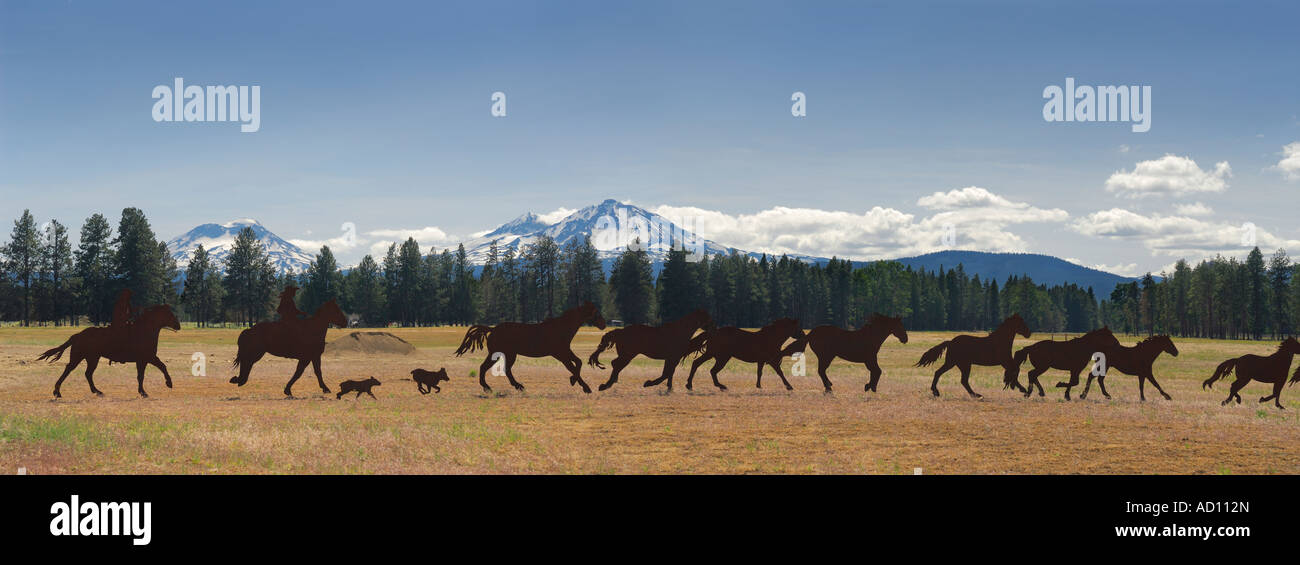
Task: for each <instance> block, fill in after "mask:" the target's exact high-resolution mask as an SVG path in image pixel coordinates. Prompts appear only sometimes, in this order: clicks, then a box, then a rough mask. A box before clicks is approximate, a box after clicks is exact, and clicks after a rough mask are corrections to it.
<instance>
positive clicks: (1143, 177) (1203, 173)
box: [1106, 154, 1232, 198]
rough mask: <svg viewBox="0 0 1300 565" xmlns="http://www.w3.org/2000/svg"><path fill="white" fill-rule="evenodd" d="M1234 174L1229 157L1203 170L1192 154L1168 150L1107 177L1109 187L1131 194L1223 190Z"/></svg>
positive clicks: (1144, 195)
mask: <svg viewBox="0 0 1300 565" xmlns="http://www.w3.org/2000/svg"><path fill="white" fill-rule="evenodd" d="M1231 176H1232V167H1231V166H1229V165H1228V162H1227V161H1220V162H1218V163H1215V165H1214V169H1213V170H1201V168H1200V167H1199V166H1197V164H1196V161H1193V160H1192V159H1191V158H1188V157H1179V156H1177V155H1173V154H1166V155H1165V156H1164V157H1161V158H1159V159H1155V160H1152V161H1140V162H1138V164H1137V165H1135V166H1134V167H1133V170H1132V171H1131V172H1130V171H1119V172H1116V173H1114V174H1112V175H1111V176H1110V178H1109V179H1106V190H1107V191H1110V192H1114V193H1117V194H1119V195H1120V196H1126V197H1128V198H1144V197H1147V196H1162V195H1170V194H1171V195H1183V194H1195V193H1206V192H1223V191H1224V190H1225V189H1227V188H1228V180H1227V179H1228V178H1230V177H1231Z"/></svg>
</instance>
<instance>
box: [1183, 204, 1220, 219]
mask: <svg viewBox="0 0 1300 565" xmlns="http://www.w3.org/2000/svg"><path fill="white" fill-rule="evenodd" d="M1174 212H1175V213H1178V214H1179V215H1183V216H1209V215H1210V214H1213V213H1214V209H1213V208H1210V207H1209V206H1206V205H1204V204H1201V203H1200V202H1196V203H1193V204H1175V205H1174Z"/></svg>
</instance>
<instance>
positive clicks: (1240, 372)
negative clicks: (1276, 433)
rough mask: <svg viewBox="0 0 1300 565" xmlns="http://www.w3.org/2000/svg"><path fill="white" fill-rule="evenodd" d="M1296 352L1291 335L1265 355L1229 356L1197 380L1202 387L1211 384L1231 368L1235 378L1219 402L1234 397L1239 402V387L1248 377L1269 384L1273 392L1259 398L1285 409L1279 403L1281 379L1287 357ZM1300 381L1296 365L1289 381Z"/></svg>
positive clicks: (1297, 345)
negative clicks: (1202, 380)
mask: <svg viewBox="0 0 1300 565" xmlns="http://www.w3.org/2000/svg"><path fill="white" fill-rule="evenodd" d="M1296 355H1300V342H1297V341H1296V339H1295V338H1294V337H1288V338H1286V341H1283V342H1282V343H1281V344H1279V345H1278V346H1277V351H1276V352H1274V353H1273V354H1272V355H1269V356H1267V357H1265V356H1261V355H1242V356H1241V357H1238V358H1236V359H1229V360H1227V361H1224V362H1223V363H1220V364H1219V367H1218V368H1217V369H1215V370H1214V375H1212V376H1210V378H1208V379H1205V382H1204V383H1201V387H1202V388H1206V389H1208V388H1211V387H1212V386H1214V381H1217V380H1219V379H1220V378H1223V377H1226V376H1228V374H1229V373H1231V372H1232V371H1233V370H1234V369H1235V370H1236V371H1237V380H1235V381H1233V383H1232V388H1231V390H1229V391H1228V398H1226V399H1224V401H1223V402H1222V404H1221V405H1223V406H1227V404H1228V402H1231V401H1232V399H1234V398H1235V399H1237V404H1241V395H1240V394H1238V392H1239V391H1241V388H1242V387H1244V386H1246V384H1247V383H1249V382H1250V381H1251V380H1252V379H1254V380H1257V381H1259V382H1261V383H1271V384H1272V385H1273V394H1270V395H1268V396H1265V397H1263V398H1260V399H1259V401H1260V402H1268V401H1270V400H1272V401H1273V405H1274V406H1277V407H1278V408H1281V409H1283V410H1286V407H1285V406H1282V383H1283V382H1285V381H1286V372H1287V369H1290V368H1291V358H1292V357H1294V356H1296ZM1297 381H1300V367H1297V368H1296V372H1295V374H1293V375H1291V384H1295V383H1296V382H1297Z"/></svg>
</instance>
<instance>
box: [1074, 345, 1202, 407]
mask: <svg viewBox="0 0 1300 565" xmlns="http://www.w3.org/2000/svg"><path fill="white" fill-rule="evenodd" d="M1101 352H1102V353H1104V354H1105V355H1106V367H1105V369H1106V370H1105V371H1104V372H1103V373H1102V374H1100V375H1094V374H1093V373H1092V372H1091V371H1089V373H1088V382H1087V383H1085V384H1084V385H1083V392H1082V393H1080V394H1079V398H1088V389H1089V388H1091V387H1092V379H1093V378H1094V376H1095V377H1096V379H1097V386H1099V387H1101V394H1102V396H1105V397H1106V398H1110V394H1109V393H1107V392H1106V375H1107V374H1109V373H1110V371H1112V370H1115V371H1119V372H1121V373H1127V374H1130V375H1137V378H1138V396H1139V397H1140V398H1141V399H1142V401H1143V402H1146V400H1147V393H1146V384H1147V381H1151V384H1153V385H1155V387H1156V390H1158V391H1160V396H1163V397H1165V400H1171V399H1170V398H1169V395H1168V394H1166V393H1165V389H1163V388H1160V383H1158V382H1156V377H1155V374H1154V373H1152V366H1153V365H1155V362H1156V357H1159V356H1160V354H1161V353H1168V354H1170V355H1173V356H1174V357H1177V356H1178V348H1177V347H1175V346H1174V340H1172V339H1170V338H1169V336H1167V335H1157V336H1153V337H1149V338H1146V339H1144V340H1142V341H1140V342H1138V344H1137V345H1134V346H1133V347H1125V346H1123V345H1113V346H1110V347H1107V348H1104V349H1102V350H1101ZM1056 386H1061V383H1057V385H1056Z"/></svg>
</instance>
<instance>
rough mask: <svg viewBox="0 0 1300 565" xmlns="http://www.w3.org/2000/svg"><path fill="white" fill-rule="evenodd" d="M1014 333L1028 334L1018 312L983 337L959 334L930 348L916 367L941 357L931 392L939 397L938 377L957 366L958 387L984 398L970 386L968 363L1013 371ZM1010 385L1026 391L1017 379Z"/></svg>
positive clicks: (923, 365)
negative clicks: (958, 374)
mask: <svg viewBox="0 0 1300 565" xmlns="http://www.w3.org/2000/svg"><path fill="white" fill-rule="evenodd" d="M1016 334H1019V335H1020V336H1021V337H1026V338H1027V337H1029V326H1028V325H1026V324H1025V320H1024V318H1021V317H1020V314H1012V315H1011V316H1010V317H1008V318H1007V319H1006V320H1003V321H1002V324H1001V325H999V326H998V327H997V329H995V330H993V331H992V332H989V334H988V335H986V336H972V335H959V336H957V337H954V338H952V339H950V340H948V341H945V342H943V343H940V344H939V345H936V346H934V347H931V348H930V349H929V350H928V351H926V352H925V353H924V354H922V355H921V359H920V360H919V361H917V362H916V366H917V367H927V366H929V365H931V364H933V363H934V362H935V361H938V360H939V358H940V357H943V358H944V361H943V365H942V366H941V367H939V369H938V370H936V371H935V372H934V381H933V382H931V383H930V393H931V394H933V395H934V396H936V397H937V396H939V377H941V376H943V374H944V372H946V371H947V370H948V369H951V368H953V367H957V368H958V369H960V370H961V386H962V387H964V388H965V389H966V393H967V394H970V395H971V397H972V398H984V396H983V395H981V394H979V393H977V392H975V391H974V390H972V389H971V387H970V368H971V365H981V366H985V367H1002V369H1003V374H1004V375H1005V374H1006V373H1010V372H1012V371H1014V370H1015V359H1014V358H1013V357H1012V355H1011V345H1012V343H1013V342H1014V341H1015V339H1016ZM1011 386H1015V387H1016V389H1017V390H1019V391H1020V392H1025V388H1024V387H1022V386H1020V383H1019V382H1013V383H1011Z"/></svg>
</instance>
